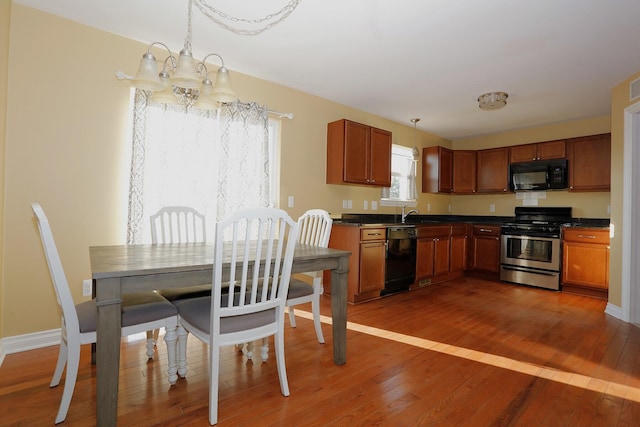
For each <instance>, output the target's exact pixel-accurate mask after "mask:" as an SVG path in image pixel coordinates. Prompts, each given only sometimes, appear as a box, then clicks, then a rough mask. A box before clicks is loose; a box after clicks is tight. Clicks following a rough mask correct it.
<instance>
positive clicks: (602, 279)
mask: <svg viewBox="0 0 640 427" xmlns="http://www.w3.org/2000/svg"><path fill="white" fill-rule="evenodd" d="M562 291H563V292H572V293H580V294H584V295H589V296H595V297H599V298H605V299H606V298H607V297H608V294H609V230H608V229H595V228H573V227H572V228H565V229H564V230H563V232H562Z"/></svg>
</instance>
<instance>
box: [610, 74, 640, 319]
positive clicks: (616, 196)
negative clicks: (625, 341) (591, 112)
mask: <svg viewBox="0 0 640 427" xmlns="http://www.w3.org/2000/svg"><path fill="white" fill-rule="evenodd" d="M638 77H640V72H638V73H636V74H635V75H633V76H630V77H629V78H628V79H627V80H625V81H623V82H621V83H620V84H618V85H617V86H616V87H614V88H613V91H612V93H611V223H612V224H614V225H615V230H616V233H615V236H614V237H613V238H612V239H611V255H610V271H611V273H610V275H609V283H610V285H609V302H610V303H611V304H614V305H616V306H618V307H621V306H622V236H623V233H625V232H629V230H624V229H623V224H622V213H623V212H622V209H623V206H622V203H623V200H622V199H623V190H624V188H623V187H624V173H625V172H627V173H629V171H625V170H624V156H625V152H624V109H625V108H627V107H628V106H630V105H631V104H632V103H631V102H630V101H629V84H630V83H631V81H632V80H635V79H637V78H638ZM635 102H638V101H637V100H636V101H635ZM636 185H637V184H636ZM636 214H637V213H636ZM632 262H633V261H632Z"/></svg>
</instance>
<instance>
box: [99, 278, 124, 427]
mask: <svg viewBox="0 0 640 427" xmlns="http://www.w3.org/2000/svg"><path fill="white" fill-rule="evenodd" d="M96 301H97V302H96V304H97V306H98V324H97V331H96V333H97V345H96V359H97V360H96V365H97V366H96V369H97V383H96V388H97V392H96V394H97V399H96V400H97V401H96V420H97V425H98V426H101V427H102V426H115V425H116V420H117V416H118V413H117V412H118V377H119V373H120V372H119V369H120V334H121V314H120V313H121V303H122V293H121V289H120V280H119V279H117V278H116V279H104V280H97V281H96Z"/></svg>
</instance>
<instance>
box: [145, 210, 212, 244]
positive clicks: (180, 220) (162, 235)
mask: <svg viewBox="0 0 640 427" xmlns="http://www.w3.org/2000/svg"><path fill="white" fill-rule="evenodd" d="M150 220H151V243H153V244H156V243H197V242H206V240H207V231H206V227H205V217H204V215H203V214H201V213H200V212H198V211H197V210H195V209H193V208H190V207H188V206H165V207H164V208H162V209H160V210H159V211H158V212H156V213H155V214H154V215H151V217H150Z"/></svg>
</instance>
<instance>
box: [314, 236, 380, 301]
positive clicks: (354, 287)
mask: <svg viewBox="0 0 640 427" xmlns="http://www.w3.org/2000/svg"><path fill="white" fill-rule="evenodd" d="M385 239H386V229H385V228H376V227H358V226H354V225H342V224H334V225H333V227H332V229H331V237H330V238H329V247H330V248H334V249H342V250H345V251H350V252H351V256H350V257H349V276H348V278H347V301H348V302H350V303H352V304H354V303H358V302H363V301H368V300H372V299H376V298H379V297H380V291H381V290H382V289H383V288H384V265H385V254H386V247H385ZM323 281H324V284H325V285H324V292H325V294H330V293H331V272H330V271H329V270H327V271H325V272H324V274H323Z"/></svg>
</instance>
